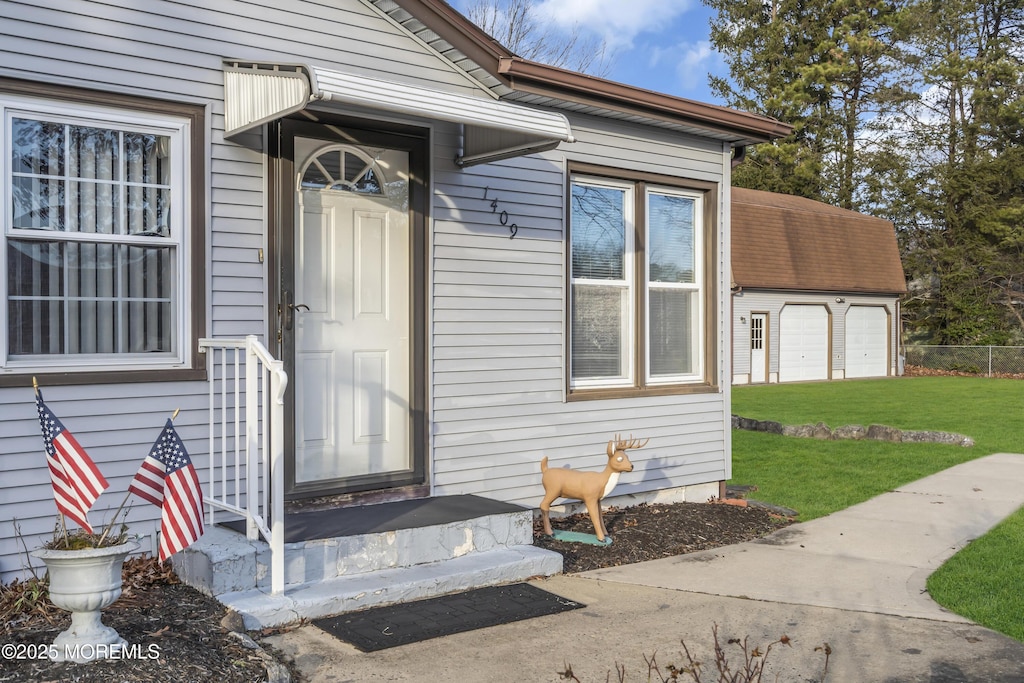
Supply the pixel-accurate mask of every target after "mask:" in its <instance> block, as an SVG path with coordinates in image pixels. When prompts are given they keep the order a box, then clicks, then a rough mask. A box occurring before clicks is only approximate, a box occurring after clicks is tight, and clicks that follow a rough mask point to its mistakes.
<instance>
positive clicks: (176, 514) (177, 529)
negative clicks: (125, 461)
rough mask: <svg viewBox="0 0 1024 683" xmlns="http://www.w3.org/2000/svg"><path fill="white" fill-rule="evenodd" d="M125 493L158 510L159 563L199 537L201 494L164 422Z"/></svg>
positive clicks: (178, 440)
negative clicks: (159, 510)
mask: <svg viewBox="0 0 1024 683" xmlns="http://www.w3.org/2000/svg"><path fill="white" fill-rule="evenodd" d="M128 490H129V491H130V492H132V493H134V494H136V495H137V496H139V497H140V498H142V499H144V500H147V501H149V502H150V503H152V504H153V505H156V506H157V507H159V508H160V509H161V510H162V515H161V518H160V561H161V562H163V561H164V560H166V559H167V558H168V557H170V556H171V555H173V554H174V553H176V552H178V551H179V550H183V549H185V548H187V547H188V546H190V545H192V544H193V543H194V542H195V541H196V540H198V539H199V537H200V536H202V535H203V491H202V489H201V488H200V486H199V476H198V475H197V474H196V468H195V467H193V466H192V460H191V459H189V457H188V451H186V450H185V444H183V443H182V442H181V437H179V436H178V433H177V432H176V431H175V430H174V423H173V422H171V420H167V424H166V425H165V426H164V429H163V431H162V432H161V433H160V436H159V438H157V440H156V443H154V444H153V449H152V450H151V451H150V452H149V455H147V456H146V459H145V460H144V461H143V463H142V466H141V467H139V471H138V472H136V473H135V477H134V478H133V479H132V483H131V484H129V486H128Z"/></svg>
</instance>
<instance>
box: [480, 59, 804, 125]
mask: <svg viewBox="0 0 1024 683" xmlns="http://www.w3.org/2000/svg"><path fill="white" fill-rule="evenodd" d="M498 72H499V73H498V75H499V76H503V77H504V78H506V79H507V80H508V81H509V83H510V85H511V86H512V87H513V88H515V89H516V90H519V91H521V92H528V93H532V94H536V95H545V96H549V97H556V98H559V99H563V100H568V101H570V102H577V103H579V104H585V105H590V106H596V107H605V108H607V109H612V110H615V111H620V112H624V113H627V114H635V115H638V116H647V117H651V118H655V119H659V120H663V121H669V122H673V123H686V124H690V125H694V126H696V127H700V128H706V129H710V130H714V131H719V132H721V133H726V134H729V135H733V136H735V137H736V138H737V139H738V140H743V141H744V142H745V143H748V144H750V143H755V142H768V141H769V140H772V139H774V138H781V137H785V136H787V135H789V134H790V133H791V132H792V131H793V127H792V126H790V125H789V124H786V123H782V122H781V121H777V120H775V119H772V118H769V117H767V116H759V115H757V114H750V113H747V112H743V111H739V110H737V109H729V108H728V107H720V106H718V105H714V104H706V103H704V102H696V101H694V100H688V99H685V98H683V97H675V96H674V95H666V94H664V93H658V92H654V91H652V90H645V89H643V88H637V87H635V86H632V85H626V84H624V83H616V82H615V81H609V80H606V79H603V78H597V77H595V76H587V75H586V74H581V73H577V72H575V71H569V70H567V69H559V68H557V67H553V66H548V65H547V64H540V63H538V62H531V61H529V60H526V59H522V58H521V57H502V58H501V60H500V61H499V64H498Z"/></svg>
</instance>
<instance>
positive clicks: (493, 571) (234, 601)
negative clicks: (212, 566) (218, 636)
mask: <svg viewBox="0 0 1024 683" xmlns="http://www.w3.org/2000/svg"><path fill="white" fill-rule="evenodd" d="M561 571H562V556H561V555H559V554H558V553H554V552H551V551H548V550H544V549H542V548H537V547H535V546H532V545H524V546H516V547H511V548H500V549H495V550H490V551H486V552H478V553H472V554H468V555H464V556H462V557H457V558H453V559H450V560H444V561H440V562H431V563H428V564H420V565H416V566H412V567H401V568H395V569H384V570H379V571H375V572H372V573H363V574H354V575H350V576H339V577H335V578H333V579H329V580H325V581H318V582H314V583H310V584H306V585H303V586H298V587H293V588H290V589H286V590H285V592H284V593H283V594H280V595H271V594H270V592H269V591H266V590H249V591H240V592H235V593H226V594H223V595H219V596H217V599H218V600H220V601H221V602H222V603H223V604H225V605H227V606H228V607H231V608H232V609H234V610H235V611H237V612H238V613H239V614H241V615H242V618H243V619H244V621H245V627H246V628H247V629H259V628H266V627H269V626H280V625H283V624H288V623H291V622H295V621H298V620H299V619H317V618H320V617H325V616H330V615H334V614H341V613H344V612H353V611H356V610H360V609H365V608H368V607H379V606H383V605H393V604H397V603H402V602H408V601H411V600H419V599H422V598H432V597H436V596H439V595H445V594H448V593H457V592H459V591H464V590H470V589H473V588H482V587H484V586H493V585H498V584H504V583H514V582H517V581H525V580H526V579H529V578H531V577H536V576H551V575H553V574H558V573H560V572H561Z"/></svg>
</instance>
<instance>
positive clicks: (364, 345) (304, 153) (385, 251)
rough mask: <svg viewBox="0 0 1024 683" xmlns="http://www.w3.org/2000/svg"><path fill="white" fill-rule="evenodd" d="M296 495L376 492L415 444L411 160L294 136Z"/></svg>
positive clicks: (405, 463)
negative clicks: (412, 421) (308, 491)
mask: <svg viewBox="0 0 1024 683" xmlns="http://www.w3.org/2000/svg"><path fill="white" fill-rule="evenodd" d="M294 159H295V177H296V180H297V187H296V189H295V191H296V198H295V217H294V220H295V224H294V225H295V228H294V245H293V247H294V261H295V262H294V304H293V305H292V310H293V312H294V313H293V320H294V322H293V328H292V329H293V334H294V340H293V343H294V367H293V372H294V401H295V428H294V434H295V456H294V473H295V474H294V483H293V488H294V489H296V490H298V489H302V488H304V487H305V488H307V489H309V488H310V487H312V488H314V489H317V488H319V489H323V488H327V489H332V490H334V491H346V490H356V489H368V488H374V487H375V486H374V484H375V483H377V484H379V485H380V486H381V487H383V486H385V485H388V483H389V482H394V481H396V480H401V479H402V475H403V473H409V472H411V471H412V470H413V461H412V460H413V456H412V450H413V449H412V448H411V446H410V436H411V435H410V431H411V430H410V392H411V389H410V387H411V378H410V358H411V353H410V347H409V344H410V326H411V322H410V321H411V316H410V258H411V257H410V239H409V230H410V226H409V154H408V152H405V151H397V150H389V149H380V148H372V149H371V148H366V147H359V146H355V145H352V144H343V143H339V142H327V141H324V140H314V139H307V138H300V137H296V138H295V156H294Z"/></svg>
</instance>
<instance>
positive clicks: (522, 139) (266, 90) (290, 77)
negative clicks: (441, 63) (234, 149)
mask: <svg viewBox="0 0 1024 683" xmlns="http://www.w3.org/2000/svg"><path fill="white" fill-rule="evenodd" d="M314 102H336V103H339V104H349V105H356V106H360V107H370V108H373V109H380V110H383V111H388V112H395V113H399V114H405V115H410V116H416V117H419V118H426V119H436V120H439V121H449V122H453V123H461V124H463V126H464V135H463V149H462V153H461V154H460V155H459V156H458V157H457V158H456V160H455V161H456V163H457V164H459V165H460V166H471V165H473V164H480V163H486V162H488V161H498V160H499V159H508V158H510V157H514V156H521V155H523V154H531V153H533V152H542V151H545V150H548V149H553V148H555V147H557V146H558V144H559V143H561V142H574V141H575V139H574V138H573V135H572V129H571V128H570V127H569V120H568V119H566V117H565V116H564V115H563V114H561V113H559V112H552V111H545V110H542V109H534V108H531V107H524V106H521V105H517V104H510V103H508V102H502V101H500V100H495V99H489V98H483V97H472V96H470V95H463V94H459V93H452V92H447V91H444V90H434V89H431V88H424V87H420V86H414V85H409V84H406V83H396V82H393V81H385V80H381V79H377V78H369V77H367V76H356V75H354V74H349V73H343V72H341V71H334V70H331V69H324V68H321V67H318V66H308V65H303V64H253V63H246V62H238V61H231V62H225V67H224V129H225V130H224V135H225V136H226V137H230V136H232V135H237V134H239V133H242V132H244V131H247V130H249V129H251V128H255V127H257V126H261V125H263V124H264V123H267V122H268V121H273V120H275V119H279V118H281V117H282V116H286V115H287V114H291V113H293V112H296V111H300V110H302V109H305V108H306V107H308V106H309V105H310V104H312V103H314Z"/></svg>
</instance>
